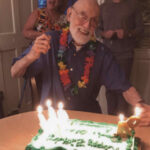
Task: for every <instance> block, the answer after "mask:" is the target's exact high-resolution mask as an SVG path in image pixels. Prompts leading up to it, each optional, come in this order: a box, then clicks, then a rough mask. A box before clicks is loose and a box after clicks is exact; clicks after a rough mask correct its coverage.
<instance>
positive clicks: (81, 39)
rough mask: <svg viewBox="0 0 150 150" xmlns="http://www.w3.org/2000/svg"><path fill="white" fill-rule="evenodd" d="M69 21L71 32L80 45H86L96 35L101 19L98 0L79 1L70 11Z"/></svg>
mask: <svg viewBox="0 0 150 150" xmlns="http://www.w3.org/2000/svg"><path fill="white" fill-rule="evenodd" d="M67 19H68V21H69V22H70V27H69V29H70V32H71V35H72V37H73V39H74V41H75V42H76V43H77V44H78V45H84V44H85V43H87V42H88V41H89V40H90V39H91V37H92V36H93V35H94V31H95V29H96V27H97V24H98V19H99V5H98V3H97V1H96V0H77V2H76V3H75V4H74V5H73V6H72V7H70V8H69V9H68V11H67Z"/></svg>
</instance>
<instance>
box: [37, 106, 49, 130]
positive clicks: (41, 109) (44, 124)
mask: <svg viewBox="0 0 150 150" xmlns="http://www.w3.org/2000/svg"><path fill="white" fill-rule="evenodd" d="M37 111H38V118H39V121H40V126H41V128H42V129H43V131H45V130H46V126H47V120H46V119H45V117H44V115H43V114H42V112H43V108H42V107H41V106H38V108H37Z"/></svg>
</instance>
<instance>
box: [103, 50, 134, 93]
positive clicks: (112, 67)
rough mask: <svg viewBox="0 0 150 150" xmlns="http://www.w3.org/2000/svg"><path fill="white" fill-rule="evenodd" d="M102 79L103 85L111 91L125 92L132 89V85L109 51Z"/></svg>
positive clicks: (104, 61) (105, 58)
mask: <svg viewBox="0 0 150 150" xmlns="http://www.w3.org/2000/svg"><path fill="white" fill-rule="evenodd" d="M101 77H102V84H103V85H105V86H106V88H108V89H110V90H117V91H119V92H124V91H126V90H127V89H129V88H130V87H131V84H130V83H129V81H128V80H127V79H126V77H125V73H124V72H123V70H122V69H121V68H120V66H119V65H118V64H117V63H116V60H115V58H114V57H113V56H112V54H111V53H110V52H109V51H108V52H106V54H105V55H104V59H103V65H102V70H101Z"/></svg>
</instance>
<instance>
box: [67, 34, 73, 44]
mask: <svg viewBox="0 0 150 150" xmlns="http://www.w3.org/2000/svg"><path fill="white" fill-rule="evenodd" d="M72 41H73V38H72V35H71V33H70V32H69V35H68V45H69V44H70V43H71V42H72Z"/></svg>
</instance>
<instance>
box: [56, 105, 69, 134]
mask: <svg viewBox="0 0 150 150" xmlns="http://www.w3.org/2000/svg"><path fill="white" fill-rule="evenodd" d="M58 108H59V109H58V111H57V116H58V134H59V136H63V135H64V133H63V132H64V131H65V128H67V127H68V120H69V116H68V114H67V112H66V111H65V110H64V109H63V103H59V104H58Z"/></svg>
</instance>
